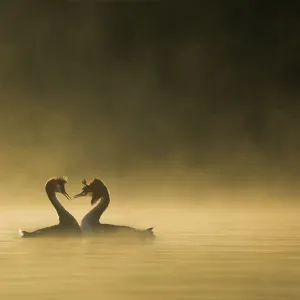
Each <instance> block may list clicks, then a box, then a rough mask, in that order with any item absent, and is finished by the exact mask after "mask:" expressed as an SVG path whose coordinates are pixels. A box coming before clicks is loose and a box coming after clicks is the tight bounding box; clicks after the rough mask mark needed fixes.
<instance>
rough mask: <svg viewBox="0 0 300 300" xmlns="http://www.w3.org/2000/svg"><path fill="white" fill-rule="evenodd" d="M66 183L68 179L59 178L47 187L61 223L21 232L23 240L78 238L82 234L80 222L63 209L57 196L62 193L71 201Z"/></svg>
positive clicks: (51, 180)
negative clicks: (35, 238)
mask: <svg viewBox="0 0 300 300" xmlns="http://www.w3.org/2000/svg"><path fill="white" fill-rule="evenodd" d="M66 183H67V180H66V178H60V177H58V178H51V179H49V180H48V181H47V183H46V185H45V191H46V194H47V196H48V198H49V200H50V202H51V204H52V205H53V207H54V208H55V210H56V212H57V214H58V217H59V223H58V224H57V225H53V226H50V227H45V228H41V229H38V230H35V231H32V232H28V231H23V230H20V231H19V233H20V235H21V236H22V237H23V238H34V237H56V236H78V235H80V234H81V229H80V226H79V224H78V222H77V221H76V219H75V218H74V217H73V216H72V215H71V214H70V213H69V212H68V211H67V210H66V209H65V208H64V207H63V205H62V204H61V202H60V201H59V200H58V198H57V196H56V193H61V194H63V195H64V196H65V197H66V198H67V199H68V200H71V197H70V196H69V195H68V193H67V192H66V190H65V184H66Z"/></svg>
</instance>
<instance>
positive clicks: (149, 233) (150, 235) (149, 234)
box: [145, 227, 155, 238]
mask: <svg viewBox="0 0 300 300" xmlns="http://www.w3.org/2000/svg"><path fill="white" fill-rule="evenodd" d="M153 228H154V227H150V228H148V229H146V230H145V231H146V233H147V236H148V237H151V238H155V235H154V232H153Z"/></svg>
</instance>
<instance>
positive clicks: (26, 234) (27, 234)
mask: <svg viewBox="0 0 300 300" xmlns="http://www.w3.org/2000/svg"><path fill="white" fill-rule="evenodd" d="M19 235H20V237H22V238H27V237H28V236H30V232H28V231H25V230H21V229H19Z"/></svg>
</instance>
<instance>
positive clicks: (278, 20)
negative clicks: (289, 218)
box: [0, 1, 300, 204]
mask: <svg viewBox="0 0 300 300" xmlns="http://www.w3.org/2000/svg"><path fill="white" fill-rule="evenodd" d="M291 3H292V2H290V1H286V2H285V4H279V2H278V3H277V2H276V3H275V2H271V1H265V2H264V4H261V3H260V2H259V1H231V3H230V5H229V4H228V5H227V4H226V6H225V4H224V3H222V2H221V1H214V2H213V3H211V4H208V3H205V2H202V3H200V4H198V6H197V8H195V9H193V8H192V7H188V6H186V7H183V5H172V6H171V7H170V6H167V5H166V4H163V3H162V2H155V1H154V2H152V1H150V2H142V3H140V2H135V3H131V2H127V3H121V2H118V3H114V4H109V3H105V2H104V3H103V2H93V3H89V4H84V3H83V2H80V1H65V2H61V3H59V4H58V3H50V2H43V3H38V2H36V1H29V2H28V1H27V2H26V4H24V3H23V2H21V1H13V2H12V3H10V4H1V13H0V14H1V29H0V32H1V36H0V43H1V48H0V62H1V73H0V87H1V89H0V96H1V100H2V102H1V103H2V107H1V108H2V109H1V112H0V116H1V118H0V122H1V123H0V125H1V133H0V134H1V141H2V142H1V146H2V147H1V158H0V159H1V166H2V168H1V172H0V178H1V181H2V190H3V191H4V193H5V194H11V193H13V194H14V195H21V194H22V195H24V188H27V187H28V188H29V189H35V190H36V189H37V186H40V187H41V188H40V190H41V192H42V186H43V184H44V182H45V181H46V180H47V179H48V178H50V177H52V176H58V175H67V176H68V177H69V181H70V183H72V184H76V183H77V186H78V189H80V180H81V179H82V178H83V177H87V178H88V179H93V178H94V177H100V178H102V179H103V180H104V181H106V182H108V186H109V187H110V189H111V190H112V192H113V193H115V194H116V195H124V197H125V196H126V197H131V199H135V198H137V199H138V198H140V197H145V194H146V195H147V197H149V198H151V201H159V202H160V203H161V204H163V203H169V201H168V200H167V199H172V200H170V201H175V199H177V200H179V199H180V198H184V197H186V198H188V199H189V200H191V201H195V202H201V201H204V199H210V198H219V199H221V198H224V199H228V198H229V199H230V198H231V199H232V197H236V199H237V200H236V201H246V202H247V198H248V196H247V197H246V196H245V193H247V194H248V195H250V194H251V195H252V194H253V195H256V197H257V195H260V198H259V199H261V198H263V200H261V201H266V199H267V198H268V197H269V198H272V199H273V198H280V197H281V196H282V197H287V198H288V199H292V198H293V197H294V196H297V193H298V192H297V184H296V181H297V179H298V178H299V163H298V161H299V147H300V143H299V134H298V131H299V125H300V124H299V122H300V121H299V120H300V119H299V112H300V110H299V104H298V103H297V101H296V99H297V98H298V96H299V89H298V86H297V83H298V79H299V75H297V74H296V72H295V70H296V69H297V68H296V66H297V65H299V57H298V53H299V50H300V49H299V45H300V43H299V35H298V32H299V23H297V21H296V20H297V15H296V12H294V10H293V6H292V4H291ZM287 16H288V17H287ZM11 187H14V188H13V192H12V191H11V189H12V188H11ZM74 190H75V188H74ZM25 194H26V192H25ZM241 195H243V197H241ZM26 196H28V195H27V194H26ZM158 199H159V200H158ZM188 199H186V200H187V201H188ZM149 201H150V200H149ZM225 201H227V200H225Z"/></svg>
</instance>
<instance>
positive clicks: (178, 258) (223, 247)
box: [0, 207, 300, 300]
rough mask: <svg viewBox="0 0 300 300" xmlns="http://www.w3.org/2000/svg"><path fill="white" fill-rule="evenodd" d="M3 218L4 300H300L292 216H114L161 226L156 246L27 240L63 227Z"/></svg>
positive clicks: (161, 212)
mask: <svg viewBox="0 0 300 300" xmlns="http://www.w3.org/2000/svg"><path fill="white" fill-rule="evenodd" d="M73 212H74V210H73ZM83 214H84V211H82V210H80V209H77V211H75V212H74V215H75V216H76V218H78V219H79V220H80V219H81V217H82V215H83ZM0 217H1V228H0V260H1V268H0V299H23V300H27V299H28V300H29V299H30V300H32V299H49V300H50V299H51V300H55V299H106V300H110V299H119V300H122V299H130V300H135V299H139V300H140V299H151V300H152V299H155V300H160V299H164V300H165V299H168V300H169V299H172V300H175V299H182V300H185V299H222V300H226V299H228V300H234V299H240V300H247V299H249V300H254V299H264V300H267V299H272V300H274V299H284V300H289V299H300V285H299V278H300V220H298V209H295V208H292V207H291V208H285V209H283V208H266V207H265V208H261V209H258V208H256V209H254V208H252V209H250V208H248V209H246V208H244V209H241V208H239V209H236V208H224V207H223V208H216V207H215V208H207V207H191V208H185V209H184V210H181V209H175V208H174V209H172V210H171V209H166V208H164V209H158V208H155V207H153V208H152V209H151V210H149V209H140V208H139V209H135V210H133V209H132V210H128V211H127V214H126V216H124V210H121V209H117V208H116V207H114V208H113V209H111V210H110V211H108V212H107V215H106V216H105V218H104V220H105V221H106V222H111V223H115V224H131V225H134V226H138V225H140V226H141V227H147V226H152V225H153V226H155V232H156V234H157V240H156V241H155V242H154V243H151V244H137V243H134V242H130V241H121V240H112V239H107V238H106V239H104V238H83V239H66V240H54V239H51V240H44V239H43V240H22V239H21V238H19V237H18V235H17V231H18V229H19V228H22V229H30V228H35V227H37V228H38V227H39V225H40V227H43V225H47V224H53V223H55V221H56V216H55V213H53V211H52V210H51V208H49V207H47V209H41V210H34V211H33V210H29V209H28V210H24V211H22V210H21V209H20V208H19V209H18V211H13V210H12V209H11V208H10V209H9V208H5V209H4V210H3V211H2V213H1V215H0ZM130 220H131V221H130ZM150 220H151V222H150Z"/></svg>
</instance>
